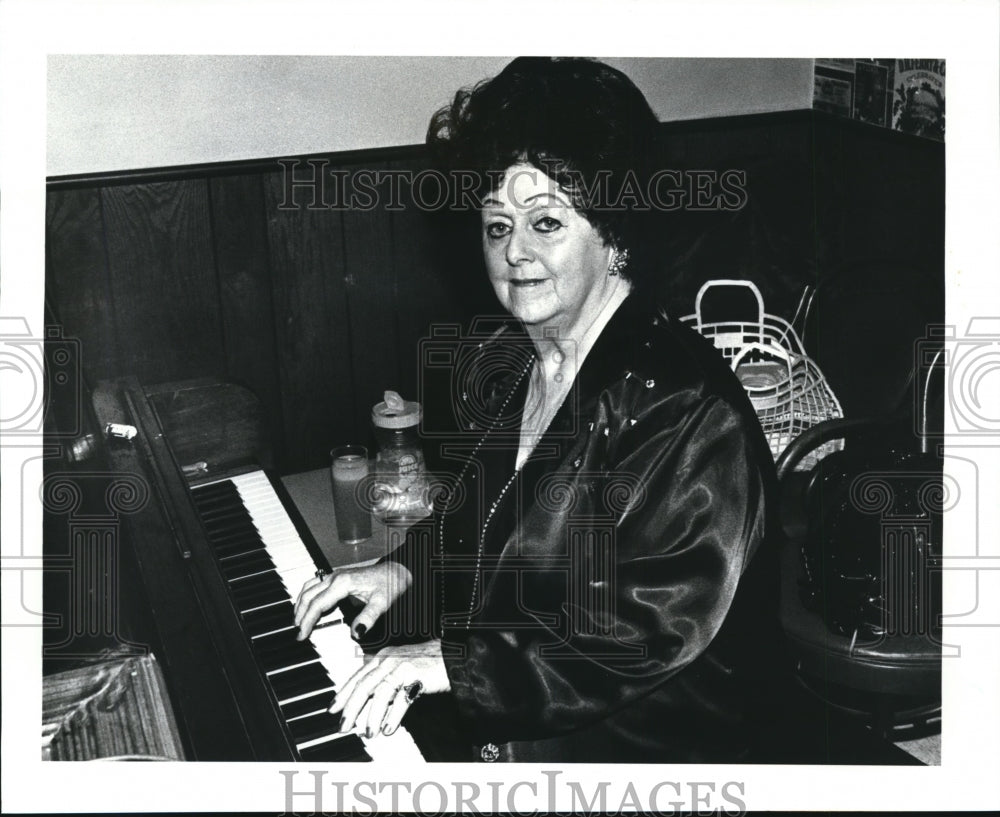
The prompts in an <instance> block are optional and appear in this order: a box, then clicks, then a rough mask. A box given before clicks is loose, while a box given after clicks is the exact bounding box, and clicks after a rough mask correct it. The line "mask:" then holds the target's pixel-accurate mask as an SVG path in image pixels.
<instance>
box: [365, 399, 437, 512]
mask: <svg viewBox="0 0 1000 817" xmlns="http://www.w3.org/2000/svg"><path fill="white" fill-rule="evenodd" d="M420 416H421V415H420V404H419V403H417V402H414V401H412V400H403V399H402V398H401V397H400V396H399V395H398V394H396V392H394V391H387V392H386V393H385V400H383V402H381V403H376V404H375V405H374V406H373V407H372V426H373V427H374V430H375V438H376V440H378V455H377V456H376V457H375V475H376V476H375V490H374V503H373V508H372V510H373V513H374V514H375V515H376V516H377V517H378V518H379V519H381V520H383V521H384V522H391V523H403V524H406V523H412V522H415V521H417V520H418V519H423V518H424V517H425V516H427V515H428V513H429V512H430V509H429V507H428V486H427V473H426V470H425V468H424V452H423V448H422V446H421V444H420V431H419V429H420Z"/></svg>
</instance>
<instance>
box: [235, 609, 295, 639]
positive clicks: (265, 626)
mask: <svg viewBox="0 0 1000 817" xmlns="http://www.w3.org/2000/svg"><path fill="white" fill-rule="evenodd" d="M294 625H295V607H294V606H293V605H292V603H291V602H285V603H284V604H276V605H274V606H273V607H265V608H263V609H261V610H254V611H253V612H250V613H244V614H243V629H244V631H245V632H246V633H247V635H249V636H250V637H251V638H253V637H255V636H259V635H263V634H264V633H269V632H271V631H272V630H278V629H281V628H284V627H293V626H294Z"/></svg>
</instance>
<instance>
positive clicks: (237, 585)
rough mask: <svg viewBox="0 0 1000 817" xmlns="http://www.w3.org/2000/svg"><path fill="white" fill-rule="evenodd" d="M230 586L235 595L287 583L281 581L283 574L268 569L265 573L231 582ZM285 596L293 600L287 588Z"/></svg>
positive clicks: (282, 585)
mask: <svg viewBox="0 0 1000 817" xmlns="http://www.w3.org/2000/svg"><path fill="white" fill-rule="evenodd" d="M229 587H230V589H231V590H232V591H233V594H234V595H237V596H241V595H246V594H252V593H255V592H256V591H258V590H264V589H265V588H271V587H281V588H285V585H284V583H283V582H282V581H281V576H279V575H278V573H277V571H275V570H268V571H267V572H265V573H258V574H257V575H256V576H247V577H246V578H245V579H240V580H238V581H233V582H230V583H229ZM285 596H286V597H287V598H288V600H289V601H291V597H290V596H289V593H288V590H287V589H285Z"/></svg>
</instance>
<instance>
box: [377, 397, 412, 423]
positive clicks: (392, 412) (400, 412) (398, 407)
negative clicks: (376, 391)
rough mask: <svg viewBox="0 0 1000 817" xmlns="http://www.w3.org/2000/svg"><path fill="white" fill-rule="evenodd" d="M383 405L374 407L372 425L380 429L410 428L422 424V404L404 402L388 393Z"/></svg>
mask: <svg viewBox="0 0 1000 817" xmlns="http://www.w3.org/2000/svg"><path fill="white" fill-rule="evenodd" d="M384 397H385V399H384V400H383V401H382V402H381V403H376V404H375V405H374V406H372V424H373V425H375V426H376V427H378V428H409V427H410V426H415V425H417V423H419V422H420V403H418V402H416V401H415V400H404V399H403V398H402V397H400V396H399V395H398V394H397V393H396V392H394V391H387V392H386V393H385V395H384Z"/></svg>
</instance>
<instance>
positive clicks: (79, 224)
mask: <svg viewBox="0 0 1000 817" xmlns="http://www.w3.org/2000/svg"><path fill="white" fill-rule="evenodd" d="M943 157H944V153H943V146H942V145H940V144H938V143H934V142H929V141H926V140H920V139H917V138H915V137H908V136H903V135H900V134H896V133H893V132H889V131H885V130H882V129H878V128H872V127H868V126H865V125H861V124H859V123H855V122H851V121H849V120H840V119H837V118H835V117H830V116H827V115H825V114H822V113H819V112H812V111H801V112H794V113H791V114H788V113H785V114H768V115H761V116H752V117H739V118H732V119H722V120H710V121H701V122H684V123H675V124H669V125H664V126H663V140H662V156H661V163H662V166H664V167H671V168H676V169H680V170H690V169H707V170H711V169H715V170H723V169H738V170H743V171H745V172H746V174H747V194H748V195H747V203H746V205H745V206H744V207H743V208H742V209H740V210H739V211H736V212H724V211H716V212H688V211H681V212H673V213H664V214H663V216H662V218H663V229H662V231H660V233H659V236H660V242H661V245H662V246H661V252H662V258H663V268H662V276H663V287H662V289H663V291H664V294H665V299H666V301H667V302H668V304H669V305H670V307H671V308H672V309H673V311H674V312H676V313H679V314H684V313H686V312H690V311H691V310H692V307H693V298H694V293H695V292H696V291H697V288H698V286H700V284H701V283H702V282H703V281H704V280H706V279H708V278H719V277H744V278H750V279H751V280H754V281H756V282H757V283H758V285H759V286H760V287H761V289H762V290H763V291H764V294H765V298H766V300H767V306H768V309H769V311H773V312H777V313H779V314H784V315H786V317H790V314H791V311H792V310H793V309H794V306H795V304H796V303H797V301H798V297H799V294H800V293H801V290H802V287H803V286H804V285H805V284H807V283H810V284H814V285H815V284H819V285H821V287H822V288H825V290H823V291H828V292H829V294H828V295H827V296H826V297H827V299H828V303H829V305H830V307H831V308H830V310H829V311H828V312H826V313H824V315H825V318H824V320H823V321H817V325H819V326H820V327H825V330H824V334H823V335H822V340H823V343H824V347H825V348H824V350H822V351H823V352H824V353H825V352H827V351H828V350H829V349H830V348H832V346H833V345H836V344H834V342H833V341H831V340H830V338H829V337H828V336H829V335H830V334H831V332H832V333H833V334H834V335H836V333H837V331H841V330H843V329H844V327H843V326H842V323H843V318H842V317H835V313H836V311H837V310H838V309H839V310H841V312H842V313H843V314H844V315H848V314H850V312H851V308H852V307H851V303H850V301H851V297H855V298H862V299H863V298H869V299H870V298H871V297H875V296H871V293H872V292H874V293H876V294H877V293H881V295H877V298H876V300H878V298H882V300H881V301H879V302H878V303H877V304H876V306H877V307H878V308H881V309H883V310H885V309H888V310H889V311H891V307H892V300H893V298H894V297H895V295H894V293H897V294H898V293H899V292H904V293H905V291H906V290H907V289H908V288H912V287H913V285H914V282H916V283H917V284H918V285H919V287H920V288H922V289H923V291H926V293H927V297H926V298H925V299H923V300H924V301H926V303H924V302H923V301H922V302H921V304H920V305H919V307H918V308H917V310H916V314H917V320H916V323H915V324H914V325H913V326H910V325H907V326H906V327H905V329H904V330H903V331H902V332H900V331H898V329H897V331H895V332H894V333H888V334H891V335H892V336H893V337H896V336H899V335H900V334H902V335H903V336H904V337H905V339H906V342H908V343H909V342H910V341H911V337H910V336H912V335H913V333H914V332H917V331H918V330H919V329H920V322H921V321H923V322H932V321H934V320H938V321H940V320H941V319H943V272H942V270H943V252H944V249H943V248H944V244H943V236H944V223H943V212H944V202H943V190H944V164H943V161H944V159H943ZM313 158H316V159H320V160H322V161H325V162H326V163H327V165H326V168H327V170H337V171H344V172H346V173H347V174H348V175H349V176H350V174H351V173H352V172H353V171H357V170H360V169H366V170H374V171H379V170H413V171H416V170H419V169H422V168H423V166H424V164H423V162H424V160H423V151H422V149H421V148H420V147H414V148H404V149H392V150H373V151H364V152H360V153H352V154H339V155H330V156H324V157H313ZM307 170H308V168H307V166H306V165H305V164H301V165H300V171H299V172H300V173H301V174H303V175H304V174H306V173H307ZM285 182H286V179H285V176H284V174H283V171H282V168H281V167H280V166H279V165H278V164H277V163H276V162H273V161H262V162H259V163H240V164H234V165H226V166H211V167H186V168H168V169H164V170H155V171H140V172H136V173H132V174H110V175H105V176H99V177H93V178H70V177H64V178H61V179H53V180H51V181H50V183H49V193H48V213H47V258H46V263H47V297H48V299H49V302H50V304H51V305H52V307H53V310H54V312H55V314H56V315H57V316H58V320H59V321H60V322H61V323H62V324H63V327H64V331H65V334H66V335H67V336H70V337H76V338H79V339H80V341H81V345H82V350H83V351H82V354H83V360H82V364H83V370H84V374H85V377H86V378H87V380H88V381H89V382H90V383H91V384H93V383H95V382H96V381H97V380H100V379H104V378H109V377H115V376H120V375H126V374H130V375H135V376H137V377H138V378H139V380H140V381H141V382H144V383H148V384H152V383H161V382H166V381H171V380H181V379H188V378H193V377H201V376H214V377H220V378H224V379H228V380H234V381H237V382H241V383H244V384H246V385H247V386H249V387H250V388H251V389H253V391H254V392H255V393H256V394H257V395H258V396H259V397H260V399H261V400H262V402H263V404H264V407H265V411H266V414H267V416H268V417H269V418H270V419H271V425H272V434H273V437H274V441H275V451H276V452H277V453H278V465H279V468H280V469H281V470H282V471H284V472H293V471H298V470H303V469H306V468H313V467H319V466H322V465H324V464H326V462H327V453H328V450H329V448H330V447H331V446H332V445H334V444H337V443H340V442H346V441H358V440H362V441H369V442H371V438H370V436H369V434H370V431H369V427H368V426H369V421H368V417H369V410H370V407H371V405H372V404H373V403H374V402H376V401H378V400H379V399H381V395H382V391H383V390H384V389H387V388H395V389H396V390H398V391H400V392H401V393H403V394H404V395H405V396H411V395H415V394H416V391H417V377H418V372H419V350H418V343H419V339H420V338H421V337H423V336H424V335H425V332H426V330H427V327H428V326H429V325H430V324H431V323H432V322H435V321H439V322H458V321H462V320H464V319H467V318H468V317H469V316H470V315H471V314H472V313H473V312H478V311H480V310H481V309H483V308H484V305H485V304H486V303H488V301H487V294H485V293H488V290H487V289H486V287H485V281H484V280H483V273H482V269H481V260H480V259H478V258H477V257H475V247H476V241H475V240H472V241H470V240H469V236H463V237H461V238H459V237H457V236H448V235H447V234H444V239H445V240H443V241H442V240H441V234H440V231H438V230H437V229H436V227H435V225H434V224H433V223H432V222H431V217H430V216H429V215H428V214H427V213H426V212H424V211H423V210H421V209H420V208H418V207H414V206H412V202H410V201H408V200H406V199H404V201H403V202H402V204H403V205H404V206H403V207H402V208H401V209H398V210H397V209H392V210H390V209H386V208H384V207H375V208H372V209H367V210H364V209H323V208H310V207H306V206H303V205H304V203H305V201H306V200H307V199H308V198H309V191H304V190H302V189H299V190H298V191H297V193H295V196H296V199H295V201H296V202H297V203H298V206H293V207H288V208H283V207H280V206H279V205H280V204H281V203H282V202H283V201H285V199H286V196H287V191H286V189H285ZM472 238H473V239H474V236H473V237H472ZM859 270H864V273H863V275H862V274H861V273H858V274H854V272H853V271H859ZM858 275H862V278H861V279H859V278H858ZM845 282H846V283H845ZM851 282H853V283H851ZM859 283H860V284H863V286H862V287H861V289H860V290H858V292H859V293H860V294H857V295H855V296H851V295H850V294H849V293H848V294H847V295H846V296H845V294H844V292H843V290H844V288H845V286H846V287H847V289H848V290H850V286H847V284H851V286H854V285H856V284H859ZM865 293H868V294H867V295H866V294H865ZM838 299H839V301H838ZM886 325H887V326H888V327H889V328H890V329H891V328H892V320H891V319H890V320H887V323H886ZM865 331H866V332H868V333H869V336H862V337H861V338H858V337H857V333H854V336H853V338H852V337H851V334H852V333H850V332H848V331H842V334H843V335H844V337H845V338H846V340H845V341H844V343H846V345H843V344H840V347H839V348H837V351H836V354H835V355H827V357H829V358H830V361H831V366H832V367H833V368H836V367H837V361H843V360H846V359H848V358H849V356H850V355H852V354H853V353H854V351H853V350H854V349H857V350H859V351H861V350H863V349H865V348H869V349H870V348H871V347H872V345H873V344H875V345H877V344H878V343H879V342H883V343H884V342H885V339H884V338H877V337H871V336H870V333H871V332H876V333H877V332H879V331H882V330H879V329H878V328H877V327H876V328H874V329H873V328H872V327H870V326H869V327H866V330H865ZM818 337H819V336H818V335H817V338H818ZM814 341H815V338H814ZM816 342H818V341H816ZM893 342H894V343H896V345H898V342H896V341H893ZM851 344H853V346H852V345H851ZM869 357H871V355H869ZM897 357H898V355H897ZM893 365H894V366H897V368H898V365H897V364H896V363H893ZM878 368H879V367H878V366H877V365H876V366H875V367H874V368H873V370H872V374H871V376H872V378H876V379H877V377H878V376H879V375H880V373H879V371H878ZM842 376H843V377H844V378H845V379H847V380H848V381H850V380H851V378H852V375H851V374H850V373H849V372H846V373H843V374H842ZM835 387H836V386H835ZM845 388H847V389H848V390H850V382H847V383H846V384H845ZM866 388H868V387H867V386H866ZM887 391H888V390H887Z"/></svg>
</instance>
